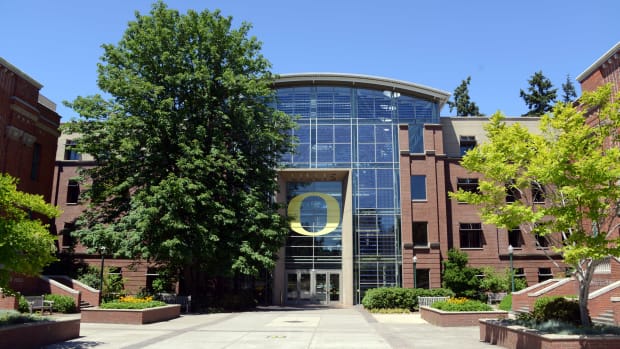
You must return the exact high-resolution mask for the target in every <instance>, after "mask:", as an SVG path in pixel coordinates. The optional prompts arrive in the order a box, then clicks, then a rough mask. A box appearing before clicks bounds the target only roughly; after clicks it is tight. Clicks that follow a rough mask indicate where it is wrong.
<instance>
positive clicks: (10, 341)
mask: <svg viewBox="0 0 620 349" xmlns="http://www.w3.org/2000/svg"><path fill="white" fill-rule="evenodd" d="M79 336H80V319H69V320H62V319H59V320H55V321H42V322H29V323H25V324H19V325H12V326H6V327H0V338H2V339H1V340H0V349H5V348H7V349H8V348H23V349H27V348H41V347H44V346H47V345H50V344H54V343H58V342H64V341H68V340H70V339H73V338H77V337H79Z"/></svg>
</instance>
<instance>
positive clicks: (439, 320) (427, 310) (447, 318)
mask: <svg viewBox="0 0 620 349" xmlns="http://www.w3.org/2000/svg"><path fill="white" fill-rule="evenodd" d="M420 316H421V317H422V319H423V320H425V321H426V322H428V323H430V324H433V325H435V326H441V327H454V326H477V325H478V321H479V320H480V319H505V318H507V317H508V312H506V311H443V310H439V309H434V308H431V307H420Z"/></svg>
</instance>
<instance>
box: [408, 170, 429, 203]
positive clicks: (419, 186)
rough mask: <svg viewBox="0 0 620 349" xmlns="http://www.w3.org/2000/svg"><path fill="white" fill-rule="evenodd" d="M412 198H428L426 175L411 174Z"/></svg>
mask: <svg viewBox="0 0 620 349" xmlns="http://www.w3.org/2000/svg"><path fill="white" fill-rule="evenodd" d="M411 200H426V176H424V175H412V176H411Z"/></svg>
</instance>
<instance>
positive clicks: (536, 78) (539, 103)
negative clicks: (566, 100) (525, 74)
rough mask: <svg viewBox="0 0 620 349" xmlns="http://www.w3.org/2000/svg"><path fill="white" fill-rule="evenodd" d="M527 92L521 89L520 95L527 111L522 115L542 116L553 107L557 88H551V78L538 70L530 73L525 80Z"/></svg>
mask: <svg viewBox="0 0 620 349" xmlns="http://www.w3.org/2000/svg"><path fill="white" fill-rule="evenodd" d="M527 82H528V83H529V85H530V86H529V87H528V88H527V90H528V92H529V93H526V92H525V91H523V90H521V92H520V96H521V98H523V100H524V101H525V104H527V107H528V108H529V111H528V112H527V113H526V114H523V115H524V116H526V115H527V116H542V115H543V114H545V113H547V112H550V111H551V109H553V103H554V102H555V98H556V93H557V89H556V88H553V84H551V80H549V79H548V78H547V77H545V76H544V75H543V72H542V71H538V72H536V73H534V75H532V77H531V78H530V79H529V80H528V81H527Z"/></svg>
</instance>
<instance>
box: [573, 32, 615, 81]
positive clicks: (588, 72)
mask: <svg viewBox="0 0 620 349" xmlns="http://www.w3.org/2000/svg"><path fill="white" fill-rule="evenodd" d="M618 51H620V41H618V43H616V44H615V45H614V46H613V47H612V48H610V49H609V51H607V52H605V54H604V55H602V56H601V57H600V58H599V59H597V60H596V62H594V63H592V65H590V66H589V67H588V68H587V69H586V70H584V71H583V73H581V74H579V75H577V78H576V79H577V81H579V82H580V83H581V82H582V81H583V80H585V79H586V78H587V77H588V76H590V75H591V74H592V73H594V71H595V70H596V69H598V67H600V66H601V65H602V64H603V63H605V61H606V60H608V59H610V58H611V56H613V55H614V54H615V53H616V52H618Z"/></svg>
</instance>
